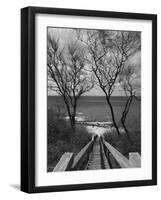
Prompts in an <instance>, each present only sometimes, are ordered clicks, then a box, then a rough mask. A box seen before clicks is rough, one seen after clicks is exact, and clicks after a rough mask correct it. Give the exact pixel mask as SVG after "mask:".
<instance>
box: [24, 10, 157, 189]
mask: <svg viewBox="0 0 161 200" xmlns="http://www.w3.org/2000/svg"><path fill="white" fill-rule="evenodd" d="M39 16H40V20H39V19H38V18H37V17H39ZM52 16H55V18H54V19H51V18H52ZM48 17H49V18H48ZM45 18H46V19H45ZM56 18H58V20H56ZM65 18H66V21H65V22H64V23H63V21H64V20H65ZM81 18H82V19H83V20H82V21H81ZM86 19H87V21H88V19H89V22H87V24H86ZM90 20H91V21H90ZM92 20H93V22H92ZM94 20H95V21H94ZM106 20H109V21H108V23H109V24H112V23H114V24H115V23H116V24H117V26H114V25H113V29H114V30H126V29H128V31H131V29H130V28H128V26H129V27H132V26H133V27H136V30H140V29H139V28H138V29H137V26H138V27H140V26H142V24H144V23H147V24H148V25H147V27H150V28H149V29H148V30H149V32H148V31H146V30H147V29H146V25H145V30H140V31H141V32H142V33H143V34H144V33H145V35H143V36H142V38H141V39H142V41H143V42H142V43H143V44H142V47H141V51H142V54H141V55H142V59H141V60H142V62H143V67H142V75H141V76H142V77H144V76H145V77H146V76H147V77H150V80H151V81H150V83H149V85H148V83H147V85H148V88H147V89H145V88H144V87H142V93H145V96H143V98H142V99H143V101H144V103H146V102H149V104H147V105H149V106H150V108H149V110H150V112H149V113H150V116H149V118H148V117H147V118H148V119H147V121H148V122H149V123H150V124H151V126H150V127H151V129H149V133H148V134H147V136H146V135H145V138H147V140H146V139H145V138H144V136H142V139H145V141H147V143H146V142H145V143H146V144H145V148H144V147H143V154H142V156H143V157H144V150H145V151H146V150H147V149H146V148H147V146H148V145H149V144H150V148H149V149H150V150H149V152H148V155H145V157H146V156H147V160H148V159H150V163H149V164H148V166H145V167H146V169H147V171H148V170H149V171H148V172H147V173H149V174H150V175H149V176H147V177H146V176H145V175H144V172H145V171H146V170H145V169H144V170H142V171H141V172H138V174H139V173H143V175H141V174H140V177H141V178H139V175H138V176H137V175H136V177H137V178H136V179H135V178H131V179H130V178H127V180H124V179H119V180H117V179H116V180H113V179H112V177H111V179H110V181H109V179H107V178H105V179H103V178H102V179H101V177H103V176H105V174H106V170H103V172H99V170H98V172H97V175H96V176H99V173H100V174H102V175H101V176H100V177H99V178H98V180H96V181H95V180H94V179H93V174H94V173H95V170H94V171H90V172H89V174H90V175H89V176H91V177H89V179H88V180H83V179H82V180H81V175H78V174H79V173H80V172H79V171H76V174H77V175H78V176H77V175H76V176H77V178H74V176H72V174H69V176H68V175H64V174H62V172H58V173H56V174H57V175H56V176H53V177H54V178H51V175H50V181H49V182H48V181H47V178H44V177H42V179H41V178H39V177H38V176H39V172H38V168H37V166H38V165H37V162H39V161H38V159H39V158H38V152H39V150H40V148H39V147H41V144H43V142H42V138H40V137H41V136H39V140H38V138H37V134H39V131H40V129H41V132H42V134H43V131H44V126H41V127H40V128H39V127H38V125H37V118H38V116H39V115H40V118H41V116H42V115H43V114H44V115H43V116H46V114H45V111H44V110H43V111H42V112H38V110H37V109H40V108H41V107H43V106H42V105H45V104H41V103H43V101H41V102H39V103H38V102H37V100H38V99H40V96H39V94H38V93H40V94H42V93H41V92H38V88H37V87H38V83H41V80H43V81H42V84H41V87H42V88H46V85H45V86H44V85H43V84H44V83H46V82H47V81H46V77H43V78H42V79H41V80H40V82H39V81H37V79H38V78H37V74H38V72H37V67H39V69H40V66H41V67H42V68H43V67H44V70H46V67H45V66H44V65H43V64H42V63H41V61H39V58H40V55H41V56H42V57H43V59H44V61H45V62H46V54H45V55H44V52H45V53H46V48H44V49H45V50H44V52H42V51H41V50H42V49H43V47H44V46H45V47H46V43H44V44H45V45H44V44H43V42H44V40H42V38H41V37H42V35H43V33H44V32H43V29H42V32H41V26H42V25H43V26H44V27H45V30H46V28H47V27H51V26H53V27H57V28H59V27H64V24H67V25H66V28H80V27H81V26H82V29H84V28H86V29H90V28H91V27H92V26H93V27H94V24H99V23H100V24H101V25H98V26H101V27H100V29H101V28H102V27H104V25H105V21H106ZM110 20H114V21H112V22H110ZM120 20H121V22H120ZM133 20H134V21H136V25H135V24H132V25H129V24H131V23H132V21H133ZM68 22H69V23H68ZM52 23H53V25H52ZM61 23H62V24H61ZM124 23H127V27H125V29H123V27H124ZM137 23H138V24H137ZM139 23H141V25H139ZM72 24H73V26H72ZM78 24H79V25H78ZM119 24H120V25H119ZM121 24H122V25H121ZM149 24H150V25H149ZM79 26H80V27H79ZM121 26H122V28H120V27H121ZM111 27H112V25H111ZM94 29H97V28H96V27H94ZM105 29H108V28H107V27H106V28H105ZM109 29H110V30H111V29H112V28H109ZM134 30H135V28H134ZM134 30H132V31H134ZM40 32H41V34H39V33H40ZM45 33H46V32H45ZM146 34H147V35H148V36H147V38H148V37H149V38H150V40H147V38H146ZM144 36H145V38H146V39H144ZM43 37H44V38H46V35H43ZM63 37H64V36H63ZM40 41H41V44H42V46H41V45H40V46H39V44H40ZM149 41H150V42H149ZM149 43H150V45H149ZM144 44H145V47H144ZM146 44H147V46H146ZM146 47H151V48H149V49H148V50H147V51H148V53H149V54H146V53H145V52H146V49H145V48H146ZM142 49H143V50H142ZM37 51H40V52H39V53H38V54H39V55H37ZM144 53H145V56H144ZM146 55H149V58H148V57H146ZM146 59H150V60H148V61H149V64H148V66H147V68H148V69H149V74H148V72H147V74H146V71H145V70H144V64H145V63H144V61H145V60H146ZM150 61H151V62H150ZM40 71H41V70H40ZM147 71H148V70H147ZM43 72H44V71H43ZM143 72H145V74H146V75H145V74H144V73H143ZM40 73H41V72H40ZM40 76H41V74H40ZM144 80H145V78H143V79H142V83H141V84H142V85H143V86H144V85H146V84H144ZM149 86H150V88H149ZM144 90H145V92H144ZM147 91H150V94H149V96H148V95H147V94H146V92H147ZM37 95H38V96H37ZM44 95H46V94H44ZM146 95H147V96H146ZM38 97H39V98H38ZM144 97H146V98H144ZM42 99H46V97H42ZM148 99H149V100H148ZM44 101H45V100H44ZM141 101H142V100H141ZM38 105H39V106H38ZM44 109H47V108H44ZM147 112H148V111H147ZM37 113H38V114H37ZM141 113H142V114H141V115H142V123H143V124H144V121H146V118H145V116H146V115H147V114H146V113H145V110H144V112H142V111H141ZM143 113H144V114H143ZM44 119H45V118H42V119H39V120H40V121H41V120H42V121H43V123H46V124H47V120H44ZM150 120H151V121H150ZM39 125H40V124H39ZM145 127H146V123H145ZM148 128H149V127H148ZM145 130H147V129H145ZM142 134H143V135H144V133H143V131H142ZM44 135H45V133H44ZM45 137H46V136H45ZM37 142H38V144H37ZM41 142H42V143H41ZM141 142H143V140H142V141H141ZM37 145H38V146H39V147H37ZM146 145H147V146H146ZM143 146H144V143H143ZM42 149H43V147H42ZM44 154H45V155H46V152H45V153H44ZM42 155H43V153H42ZM148 156H151V157H148ZM40 157H41V156H40ZM42 157H43V156H42ZM143 160H144V158H143ZM145 160H146V159H145ZM41 162H42V161H40V163H41ZM45 162H46V161H45ZM143 166H144V163H143ZM117 170H118V169H117ZM140 170H141V169H140ZM44 173H46V174H47V172H46V171H45V172H44ZM53 173H54V172H53ZM63 173H64V172H63ZM65 173H70V172H65ZM74 173H75V172H74ZM112 173H115V172H114V170H113V172H112ZM122 173H124V171H122ZM125 173H126V171H125ZM136 173H137V171H136ZM79 176H80V177H79ZM127 176H128V175H127ZM144 176H145V178H143V177H144ZM65 177H67V178H66V179H70V178H69V177H73V178H71V179H73V180H76V181H75V182H74V181H73V183H72V182H70V181H69V180H65ZM105 177H106V176H105ZM37 179H41V181H40V182H41V184H37V183H36V180H37ZM58 179H61V181H62V183H59V184H58ZM63 179H64V180H63ZM79 180H80V182H79ZM91 180H93V181H91ZM101 180H102V181H101ZM112 180H113V181H112ZM54 181H55V182H54ZM63 181H64V184H63ZM52 182H53V183H54V184H52ZM68 182H70V183H68ZM42 183H43V184H42ZM48 183H49V184H48ZM156 184H157V15H155V14H141V13H123V12H111V11H96V10H75V9H61V8H45V7H26V8H22V9H21V190H22V191H24V192H27V193H38V192H58V191H69V190H87V189H105V188H117V187H131V186H148V185H156Z"/></svg>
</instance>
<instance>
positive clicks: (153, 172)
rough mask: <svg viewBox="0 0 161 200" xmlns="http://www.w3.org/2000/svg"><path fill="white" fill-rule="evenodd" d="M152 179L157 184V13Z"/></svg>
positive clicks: (154, 58)
mask: <svg viewBox="0 0 161 200" xmlns="http://www.w3.org/2000/svg"><path fill="white" fill-rule="evenodd" d="M152 181H153V184H154V185H157V15H153V18H152Z"/></svg>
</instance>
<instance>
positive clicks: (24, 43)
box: [21, 8, 29, 192]
mask: <svg viewBox="0 0 161 200" xmlns="http://www.w3.org/2000/svg"><path fill="white" fill-rule="evenodd" d="M28 21H29V20H28V9H27V8H24V9H21V190H22V191H24V192H28V190H29V180H28V175H29V173H28V166H29V164H28V161H29V159H28V142H29V141H28Z"/></svg>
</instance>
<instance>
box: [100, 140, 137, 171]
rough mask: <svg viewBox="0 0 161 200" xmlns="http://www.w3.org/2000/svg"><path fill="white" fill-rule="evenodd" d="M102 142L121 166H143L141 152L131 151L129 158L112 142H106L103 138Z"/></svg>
mask: <svg viewBox="0 0 161 200" xmlns="http://www.w3.org/2000/svg"><path fill="white" fill-rule="evenodd" d="M102 142H103V144H104V146H105V148H106V151H109V152H110V153H111V154H112V156H113V157H114V159H115V160H116V161H117V163H118V164H119V165H120V167H121V168H133V167H140V166H141V158H140V155H139V153H137V152H130V153H129V159H127V158H126V157H125V156H123V155H122V154H121V153H120V152H119V151H118V150H117V149H115V148H114V147H113V146H112V145H111V144H109V143H108V142H106V141H105V140H104V139H102Z"/></svg>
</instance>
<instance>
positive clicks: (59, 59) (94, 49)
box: [46, 27, 142, 173]
mask: <svg viewBox="0 0 161 200" xmlns="http://www.w3.org/2000/svg"><path fill="white" fill-rule="evenodd" d="M46 34H47V37H46V38H47V49H46V52H47V55H46V57H47V88H46V89H47V168H46V170H47V172H48V173H51V172H53V173H55V172H63V171H76V170H115V169H117V170H121V169H122V168H140V167H141V157H142V156H141V155H142V152H141V135H142V132H141V100H142V98H141V94H142V93H141V67H142V66H141V53H142V52H141V32H140V31H129V30H104V29H86V28H64V27H47V32H46Z"/></svg>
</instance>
